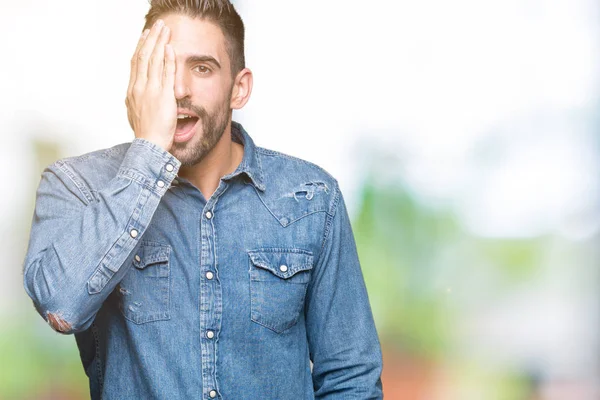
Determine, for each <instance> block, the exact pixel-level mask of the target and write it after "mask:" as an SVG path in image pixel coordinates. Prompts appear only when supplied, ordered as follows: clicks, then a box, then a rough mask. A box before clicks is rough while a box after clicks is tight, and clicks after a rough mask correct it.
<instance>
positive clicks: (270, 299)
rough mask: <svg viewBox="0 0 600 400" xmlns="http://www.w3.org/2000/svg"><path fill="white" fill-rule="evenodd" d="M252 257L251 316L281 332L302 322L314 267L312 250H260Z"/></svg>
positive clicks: (261, 323)
mask: <svg viewBox="0 0 600 400" xmlns="http://www.w3.org/2000/svg"><path fill="white" fill-rule="evenodd" d="M248 255H249V256H250V311H251V319H252V321H254V322H256V323H257V324H260V325H263V326H265V327H267V328H269V329H271V330H272V331H274V332H277V333H281V332H283V331H285V330H286V329H289V328H291V327H292V326H294V325H295V324H296V322H297V321H298V317H299V316H300V312H301V311H302V308H303V306H304V296H305V295H306V287H307V286H308V282H309V281H310V271H311V270H312V267H313V265H312V263H313V256H312V253H311V252H309V251H306V250H300V249H279V248H274V249H259V250H252V251H249V252H248Z"/></svg>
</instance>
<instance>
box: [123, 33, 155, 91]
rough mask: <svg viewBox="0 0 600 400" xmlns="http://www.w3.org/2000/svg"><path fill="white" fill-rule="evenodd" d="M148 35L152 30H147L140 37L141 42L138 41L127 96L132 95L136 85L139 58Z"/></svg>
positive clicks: (132, 58)
mask: <svg viewBox="0 0 600 400" xmlns="http://www.w3.org/2000/svg"><path fill="white" fill-rule="evenodd" d="M148 33H150V29H145V30H144V32H142V35H141V36H140V40H138V44H137V46H136V48H135V51H134V52H133V57H131V73H130V74H129V86H128V87H127V95H130V94H131V89H132V88H133V85H134V84H135V77H136V75H137V56H138V52H139V51H140V49H141V48H142V45H143V44H144V42H145V41H146V37H148Z"/></svg>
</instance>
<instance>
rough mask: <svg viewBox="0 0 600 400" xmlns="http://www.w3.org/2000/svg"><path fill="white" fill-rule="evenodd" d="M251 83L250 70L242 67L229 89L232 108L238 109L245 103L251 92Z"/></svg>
mask: <svg viewBox="0 0 600 400" xmlns="http://www.w3.org/2000/svg"><path fill="white" fill-rule="evenodd" d="M252 83H253V78H252V71H250V70H249V69H248V68H244V69H243V70H241V71H240V72H238V74H237V76H236V77H235V81H234V82H233V88H232V89H231V108H232V109H233V110H239V109H240V108H242V107H244V106H245V105H246V103H247V102H248V100H249V99H250V94H252Z"/></svg>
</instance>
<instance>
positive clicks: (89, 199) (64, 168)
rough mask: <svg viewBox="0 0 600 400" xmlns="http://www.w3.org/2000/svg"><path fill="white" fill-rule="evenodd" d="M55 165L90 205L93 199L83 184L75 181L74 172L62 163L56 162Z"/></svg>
mask: <svg viewBox="0 0 600 400" xmlns="http://www.w3.org/2000/svg"><path fill="white" fill-rule="evenodd" d="M55 165H56V166H57V167H58V168H59V169H60V170H61V171H62V172H64V174H65V175H67V176H68V177H69V179H70V180H71V182H73V184H74V185H75V187H77V189H78V190H79V192H80V193H81V194H82V195H83V196H84V197H85V199H86V200H87V204H90V203H91V202H92V201H93V200H94V198H93V196H92V194H91V193H90V191H89V189H88V188H87V187H86V186H85V185H84V184H83V182H80V181H79V180H78V179H77V176H76V174H75V171H73V170H71V168H70V167H69V166H68V165H67V164H66V163H65V162H64V161H57V162H56V164H55Z"/></svg>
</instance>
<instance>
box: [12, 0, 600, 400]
mask: <svg viewBox="0 0 600 400" xmlns="http://www.w3.org/2000/svg"><path fill="white" fill-rule="evenodd" d="M235 4H236V7H237V8H238V11H239V12H240V14H241V15H242V17H243V19H244V21H245V23H246V32H247V36H246V55H247V65H248V66H249V67H250V68H251V69H252V70H253V72H254V78H255V80H254V84H255V85H254V92H253V95H252V98H251V100H250V103H249V104H248V105H247V106H246V108H245V109H244V110H243V111H241V112H239V113H237V114H236V115H234V118H235V119H237V120H238V121H240V122H242V123H243V125H244V126H245V128H246V130H247V131H248V132H249V133H250V135H251V136H252V137H253V138H254V140H255V142H256V143H257V144H258V145H259V146H262V147H267V148H272V149H275V150H279V151H283V152H285V153H289V154H292V155H295V156H298V157H301V158H305V159H307V160H309V161H312V162H315V163H317V164H319V165H321V166H322V167H324V168H325V169H327V170H328V171H329V172H330V173H331V174H332V175H334V176H335V177H336V178H338V180H339V181H340V185H341V187H342V190H343V191H344V194H345V197H346V200H347V202H348V205H349V209H350V211H351V214H353V215H355V214H356V213H357V212H358V210H359V208H360V206H361V204H360V201H361V196H360V192H361V188H362V186H363V185H364V183H365V181H366V180H367V179H373V180H376V181H378V182H380V183H381V184H386V183H390V182H391V183H398V182H401V183H402V184H403V185H405V186H406V187H407V188H408V190H409V191H410V192H411V193H413V194H414V195H415V197H416V198H418V199H419V201H420V202H421V203H423V204H425V205H427V206H428V207H432V208H434V209H435V208H439V207H446V208H451V209H452V210H453V213H454V214H455V216H456V218H457V219H458V220H459V221H461V224H463V225H464V226H465V229H466V230H467V231H468V232H470V233H471V234H473V235H475V236H477V237H480V238H489V239H494V238H496V239H503V240H505V239H522V238H536V237H544V236H552V237H555V236H556V237H560V238H563V239H565V240H568V241H570V243H573V246H575V248H578V247H577V246H579V245H581V248H582V249H584V248H585V250H580V253H579V256H580V257H581V259H577V260H574V265H568V266H567V265H564V264H562V263H561V262H559V261H557V259H554V258H553V257H551V256H548V259H547V262H546V264H545V265H546V268H545V269H544V270H543V272H542V273H540V275H539V279H537V280H536V283H535V285H531V286H527V287H522V288H519V289H516V290H513V291H510V292H509V293H507V294H506V295H505V296H504V297H500V298H495V299H486V300H485V301H481V302H480V304H479V305H473V299H472V298H471V297H467V298H468V300H464V301H465V302H466V303H465V304H462V303H461V301H457V304H459V305H460V304H462V307H463V308H464V309H466V310H467V311H465V312H464V320H461V325H460V328H459V332H460V335H461V337H462V339H460V340H458V342H457V343H458V344H457V345H456V346H455V347H454V348H453V351H465V352H467V353H468V352H473V353H474V354H476V356H475V357H483V358H486V359H492V360H495V361H494V362H498V363H507V364H514V363H517V364H519V365H521V366H522V365H525V364H527V363H530V362H531V363H532V364H536V365H537V363H541V364H542V365H543V366H544V367H543V368H542V373H543V375H545V376H558V377H559V378H560V379H567V380H569V381H570V380H573V381H575V382H576V383H578V386H577V387H578V390H579V392H578V393H581V396H582V397H579V398H582V399H585V398H594V397H593V396H595V394H594V393H597V392H595V390H597V382H598V373H599V363H598V347H599V346H598V344H599V341H598V333H599V332H598V327H599V326H600V324H599V321H598V311H599V310H598V304H599V302H598V297H599V296H598V292H599V290H598V289H599V286H598V283H599V281H598V274H597V272H596V271H595V269H594V268H591V267H590V265H596V264H597V263H596V262H595V261H594V260H593V259H592V258H591V257H594V256H595V255H597V254H596V253H594V252H590V250H589V249H590V248H591V247H590V246H589V241H590V240H593V239H594V238H595V237H596V235H598V230H599V228H600V215H599V207H598V205H599V204H600V198H599V190H598V189H599V185H598V178H599V173H598V171H599V165H598V164H599V157H598V156H599V154H600V147H599V144H600V143H599V141H598V128H599V127H600V119H599V118H598V106H599V102H598V99H599V96H598V95H599V87H600V86H599V83H600V81H599V73H598V71H599V67H600V65H599V64H600V63H599V60H600V59H599V54H600V43H599V42H600V34H599V33H600V32H599V31H600V29H599V28H600V22H599V21H600V18H599V17H600V13H599V9H600V8H599V5H598V2H596V1H593V0H570V1H567V0H485V1H475V0H458V1H454V2H447V1H443V0H424V1H418V2H416V1H391V0H388V1H383V0H377V1H371V2H364V1H347V0H346V1H341V0H329V1H316V0H312V1H302V2H292V1H275V0H255V1H247V0H246V1H244V0H241V1H236V2H235ZM147 9H148V4H147V2H146V1H144V0H135V1H127V2H123V1H116V0H104V1H96V0H89V1H87V0H77V1H75V0H63V1H54V2H47V1H42V0H22V1H20V2H8V1H4V2H2V3H0V15H3V16H4V18H3V22H2V25H0V35H2V37H3V39H2V40H1V41H0V51H1V53H2V59H3V61H4V62H3V63H2V67H1V68H0V71H1V73H0V88H1V90H0V127H1V129H2V143H3V146H0V178H1V179H2V181H3V182H4V185H3V187H4V189H3V193H4V196H1V197H0V219H1V220H2V221H3V223H2V224H1V226H0V230H1V235H2V238H3V240H2V241H0V251H1V252H2V254H3V255H4V260H5V261H4V262H5V267H4V269H3V278H2V279H1V280H0V315H8V316H10V315H13V314H14V313H15V312H17V311H15V310H18V312H19V313H22V312H30V313H33V312H34V311H33V308H26V307H25V308H23V304H24V303H27V302H28V299H27V298H26V296H25V294H24V291H23V289H22V283H21V267H20V265H21V263H22V259H23V256H24V252H25V244H26V243H24V242H23V240H24V238H26V237H27V230H28V225H29V223H30V220H31V212H32V207H33V194H34V190H35V186H36V185H37V182H38V180H39V174H40V172H41V170H40V167H41V166H40V165H39V163H38V160H37V159H36V157H37V156H36V153H35V152H34V151H33V147H32V141H34V140H35V141H38V142H49V143H57V144H58V145H59V149H60V155H61V156H70V155H78V154H81V153H84V152H88V151H92V150H96V149H98V148H103V147H109V146H113V145H115V144H117V143H121V142H124V141H130V140H131V139H132V132H131V131H130V129H129V126H128V123H127V117H126V110H125V106H124V98H125V90H126V87H127V82H128V79H129V70H128V69H129V60H130V57H131V54H132V51H133V49H134V47H135V44H136V42H137V39H138V36H139V32H140V31H141V28H142V25H143V17H144V15H145V13H146V11H147ZM24 221H26V224H25V226H24ZM584 245H585V246H587V247H585V246H584ZM561 249H562V250H561ZM552 251H556V252H557V253H560V252H561V251H564V248H563V247H560V246H558V247H556V248H554V247H552V248H548V254H552ZM569 251H573V250H569ZM581 260H583V261H581ZM473 268H477V266H476V265H473ZM456 279H457V280H458V278H456ZM486 279H487V280H486V282H487V283H485V284H484V285H483V286H482V287H480V288H479V290H481V291H482V292H481V293H484V294H482V295H481V296H483V298H485V291H486V290H488V289H490V288H493V287H495V286H494V285H495V283H494V282H495V281H494V276H489V277H488V278H486ZM473 284H474V285H475V283H473ZM486 285H488V286H486ZM473 290H474V293H475V292H477V290H478V288H477V287H476V285H475V286H474V287H473ZM475 302H477V301H475ZM481 303H483V304H485V305H482V304H481ZM23 310H25V311H23ZM73 345H74V343H73ZM515 360H517V361H515ZM536 368H537V367H536ZM545 390H546V391H545V392H543V393H544V396H545V397H543V398H559V397H560V396H561V395H560V393H562V392H560V390H562V389H556V388H553V387H548V388H547V389H545ZM468 393H470V394H468ZM468 393H466V392H465V393H463V394H464V397H461V400H462V399H467V398H482V397H477V396H478V393H480V392H478V391H477V390H474V391H473V392H468ZM473 393H474V394H473ZM557 393H558V394H557ZM552 396H555V397H552ZM557 396H558V397H557ZM441 398H445V397H444V396H441ZM485 398H488V397H485Z"/></svg>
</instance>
